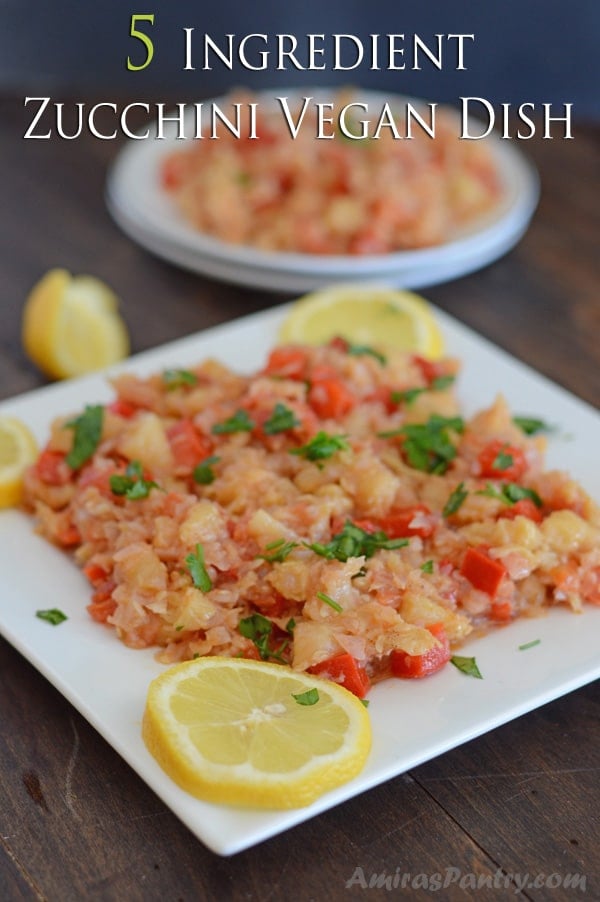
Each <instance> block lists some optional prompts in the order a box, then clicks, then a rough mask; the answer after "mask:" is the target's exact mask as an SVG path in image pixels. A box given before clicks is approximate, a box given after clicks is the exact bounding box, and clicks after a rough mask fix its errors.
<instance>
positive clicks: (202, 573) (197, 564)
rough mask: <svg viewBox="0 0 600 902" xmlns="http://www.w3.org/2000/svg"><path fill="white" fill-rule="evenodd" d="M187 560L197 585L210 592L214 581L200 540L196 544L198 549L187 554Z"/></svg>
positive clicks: (203, 590)
mask: <svg viewBox="0 0 600 902" xmlns="http://www.w3.org/2000/svg"><path fill="white" fill-rule="evenodd" d="M185 562H186V564H187V568H188V570H189V571H190V576H191V577H192V582H193V583H194V585H195V587H196V588H197V589H200V591H201V592H210V590H211V589H212V581H211V578H210V576H209V575H208V570H207V569H206V565H205V563H204V548H203V547H202V545H201V544H200V542H198V543H197V545H196V551H195V552H194V553H193V554H188V555H187V557H186V559H185Z"/></svg>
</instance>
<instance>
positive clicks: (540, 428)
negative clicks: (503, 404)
mask: <svg viewBox="0 0 600 902" xmlns="http://www.w3.org/2000/svg"><path fill="white" fill-rule="evenodd" d="M513 423H514V424H515V426H518V427H519V429H520V430H521V432H524V433H525V435H537V434H538V432H552V431H553V429H554V427H553V426H550V425H549V424H548V423H546V422H545V421H544V420H539V419H537V417H513Z"/></svg>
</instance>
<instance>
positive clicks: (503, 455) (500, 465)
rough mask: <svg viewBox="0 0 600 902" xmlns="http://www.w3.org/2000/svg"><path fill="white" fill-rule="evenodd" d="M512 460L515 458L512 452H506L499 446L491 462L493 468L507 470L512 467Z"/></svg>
mask: <svg viewBox="0 0 600 902" xmlns="http://www.w3.org/2000/svg"><path fill="white" fill-rule="evenodd" d="M514 462H515V459H514V457H513V456H512V454H508V453H507V452H506V451H505V450H504V448H500V450H499V451H498V453H497V455H496V457H495V458H494V460H493V462H492V468H493V469H494V470H508V468H509V467H512V465H513V464H514Z"/></svg>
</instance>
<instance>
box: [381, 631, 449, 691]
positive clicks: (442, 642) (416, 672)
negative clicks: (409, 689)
mask: <svg viewBox="0 0 600 902" xmlns="http://www.w3.org/2000/svg"><path fill="white" fill-rule="evenodd" d="M427 629H428V630H429V632H430V633H431V634H432V635H433V636H435V638H436V639H437V640H438V644H437V645H434V646H433V647H432V648H430V649H429V651H426V652H424V653H423V654H422V655H409V654H407V653H406V652H405V651H400V649H395V650H394V651H393V652H392V654H391V660H390V665H391V668H392V673H393V675H394V676H396V677H402V678H403V679H420V678H421V677H426V676H429V675H430V674H432V673H436V671H438V670H441V669H442V667H444V666H445V665H446V664H447V663H448V661H449V660H450V642H449V641H448V636H447V635H446V630H445V629H444V626H443V624H441V623H432V624H431V626H428V627H427Z"/></svg>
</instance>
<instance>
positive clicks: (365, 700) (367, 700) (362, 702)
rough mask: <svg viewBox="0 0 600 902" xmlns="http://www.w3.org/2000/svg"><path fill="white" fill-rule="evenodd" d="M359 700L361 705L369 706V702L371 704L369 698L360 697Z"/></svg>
mask: <svg viewBox="0 0 600 902" xmlns="http://www.w3.org/2000/svg"><path fill="white" fill-rule="evenodd" d="M359 702H360V703H361V705H364V706H365V708H368V707H369V704H370V703H369V699H368V698H359Z"/></svg>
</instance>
